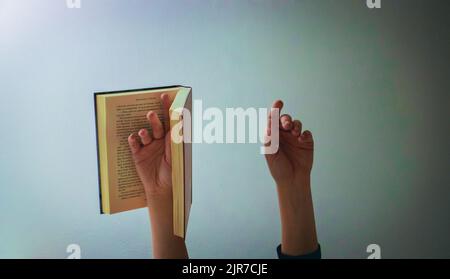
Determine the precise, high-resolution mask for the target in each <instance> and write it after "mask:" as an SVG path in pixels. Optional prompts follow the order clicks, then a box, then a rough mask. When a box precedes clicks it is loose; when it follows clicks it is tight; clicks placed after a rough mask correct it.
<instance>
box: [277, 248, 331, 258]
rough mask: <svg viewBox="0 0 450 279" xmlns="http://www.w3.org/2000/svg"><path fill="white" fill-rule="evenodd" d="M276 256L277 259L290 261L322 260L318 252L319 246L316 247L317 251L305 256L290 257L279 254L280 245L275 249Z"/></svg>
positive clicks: (320, 253)
mask: <svg viewBox="0 0 450 279" xmlns="http://www.w3.org/2000/svg"><path fill="white" fill-rule="evenodd" d="M277 254H278V258H279V259H282V260H283V259H292V260H309V259H313V260H320V259H321V258H322V252H321V251H320V244H319V246H318V247H317V250H316V251H314V252H312V253H309V254H306V255H299V256H290V255H285V254H283V253H282V252H281V244H280V245H278V247H277Z"/></svg>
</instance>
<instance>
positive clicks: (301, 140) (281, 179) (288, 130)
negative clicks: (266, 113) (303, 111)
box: [266, 100, 314, 187]
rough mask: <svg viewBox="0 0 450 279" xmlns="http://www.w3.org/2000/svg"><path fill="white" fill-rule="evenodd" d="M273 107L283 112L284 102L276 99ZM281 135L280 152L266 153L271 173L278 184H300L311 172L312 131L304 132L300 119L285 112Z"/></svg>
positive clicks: (281, 124)
mask: <svg viewBox="0 0 450 279" xmlns="http://www.w3.org/2000/svg"><path fill="white" fill-rule="evenodd" d="M272 107H273V108H276V109H278V110H279V111H280V112H281V110H282V108H283V102H282V101H281V100H278V101H275V102H274V104H273V105H272ZM270 121H271V119H269V123H270ZM279 135H280V137H279V143H280V144H279V148H278V152H276V153H275V154H266V160H267V164H268V166H269V169H270V173H271V174H272V177H273V178H274V180H275V182H276V183H277V185H278V186H282V187H288V186H291V185H298V184H300V183H302V182H303V181H304V180H305V178H309V176H310V174H311V169H312V165H313V157H314V140H313V137H312V133H311V132H310V131H304V132H302V122H300V120H293V119H292V117H291V116H290V115H289V114H283V115H281V117H280V131H279Z"/></svg>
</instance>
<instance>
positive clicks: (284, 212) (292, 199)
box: [277, 176, 318, 256]
mask: <svg viewBox="0 0 450 279" xmlns="http://www.w3.org/2000/svg"><path fill="white" fill-rule="evenodd" d="M294 184H295V185H277V191H278V200H279V207H280V216H281V231H282V237H281V247H282V252H283V253H284V254H286V255H293V256H295V255H304V254H308V253H311V252H314V251H315V250H317V248H318V243H317V233H316V224H315V220H314V208H313V202H312V195H311V187H310V178H309V176H306V177H305V178H304V179H302V180H301V181H298V182H295V183H294Z"/></svg>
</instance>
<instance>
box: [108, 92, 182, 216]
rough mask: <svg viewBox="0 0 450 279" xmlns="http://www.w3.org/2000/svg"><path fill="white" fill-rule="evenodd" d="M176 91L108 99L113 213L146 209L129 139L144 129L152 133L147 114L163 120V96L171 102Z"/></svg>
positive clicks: (109, 158) (109, 167) (111, 206)
mask: <svg viewBox="0 0 450 279" xmlns="http://www.w3.org/2000/svg"><path fill="white" fill-rule="evenodd" d="M176 91H177V90H176V89H175V90H174V89H171V91H169V92H168V91H160V92H159V91H158V92H149V93H145V92H143V93H139V94H131V95H120V96H110V97H107V99H106V111H107V117H106V125H107V128H106V134H107V139H108V170H109V193H110V208H111V213H114V212H120V211H125V210H130V209H135V208H140V207H145V206H146V205H147V204H146V199H145V192H144V188H143V186H142V183H141V181H140V179H139V176H138V174H137V172H136V168H135V165H134V161H133V158H132V155H131V151H130V148H129V146H128V136H129V135H130V134H131V133H134V132H138V131H139V130H140V129H142V128H147V129H149V130H151V128H150V125H149V123H148V120H147V118H146V115H147V113H148V112H149V111H150V110H152V111H154V112H156V113H157V114H158V116H159V117H160V119H161V120H163V122H164V125H165V127H167V126H166V125H167V121H168V119H164V113H163V108H162V105H161V101H160V100H161V99H160V95H161V94H162V93H163V92H165V93H168V94H169V95H170V96H171V97H172V98H173V96H175V94H176Z"/></svg>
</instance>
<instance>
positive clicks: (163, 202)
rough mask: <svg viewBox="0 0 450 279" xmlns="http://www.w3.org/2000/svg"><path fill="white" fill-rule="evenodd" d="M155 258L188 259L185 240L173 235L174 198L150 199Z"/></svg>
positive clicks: (149, 206) (149, 208) (149, 207)
mask: <svg viewBox="0 0 450 279" xmlns="http://www.w3.org/2000/svg"><path fill="white" fill-rule="evenodd" d="M148 210H149V215H150V222H151V230H152V248H153V258H155V259H185V258H188V253H187V249H186V244H185V242H184V239H183V238H180V237H178V236H175V235H174V234H173V214H172V212H173V209H172V196H171V195H170V196H167V197H158V198H153V199H149V205H148Z"/></svg>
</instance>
